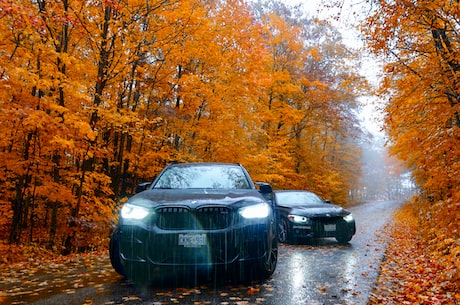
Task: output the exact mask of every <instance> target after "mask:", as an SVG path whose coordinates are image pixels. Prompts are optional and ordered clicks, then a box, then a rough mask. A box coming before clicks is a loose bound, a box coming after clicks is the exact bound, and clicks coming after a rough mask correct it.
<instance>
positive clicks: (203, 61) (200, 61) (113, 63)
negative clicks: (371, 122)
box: [0, 0, 460, 281]
mask: <svg viewBox="0 0 460 305" xmlns="http://www.w3.org/2000/svg"><path fill="white" fill-rule="evenodd" d="M364 2H365V3H366V5H367V6H368V10H367V14H366V18H365V19H363V21H362V23H361V33H362V35H363V38H362V39H363V41H364V42H365V48H366V49H365V50H363V49H351V48H349V47H347V46H346V45H345V44H344V43H343V39H342V37H341V35H340V33H339V31H337V29H335V28H334V27H333V26H332V25H331V23H330V22H328V21H325V20H319V19H317V18H312V17H310V16H308V15H306V14H305V13H303V11H302V10H301V9H300V8H299V7H297V6H294V7H290V6H287V5H285V4H282V3H279V2H277V1H272V0H266V1H251V2H245V1H239V0H220V1H210V0H154V1H140V0H105V1H91V0H89V1H88V0H53V1H47V0H35V1H27V0H15V1H13V0H0V29H1V30H0V36H1V38H0V42H1V44H0V104H1V105H0V126H1V130H2V134H3V136H2V137H1V138H0V182H1V184H2V186H3V187H2V188H1V189H0V250H1V251H2V252H6V251H4V250H6V249H12V246H14V245H25V246H29V247H30V248H34V249H42V250H43V251H45V250H46V251H51V252H53V253H62V254H67V253H72V252H76V251H83V250H96V249H106V247H107V244H108V237H109V236H110V231H111V228H112V226H113V224H114V222H116V218H117V211H118V208H119V206H120V205H121V204H122V203H123V202H124V201H125V200H126V198H128V197H129V196H130V195H131V194H132V193H133V192H134V189H135V187H136V185H137V184H138V183H141V182H144V181H149V180H151V179H152V178H153V177H155V175H157V174H158V173H159V171H160V170H161V169H162V168H163V167H164V166H165V165H167V164H169V163H170V162H175V161H177V162H190V161H220V162H238V163H241V164H243V165H244V166H245V167H246V168H247V169H248V171H249V173H250V174H251V176H252V178H253V179H254V180H256V181H265V182H269V183H271V184H272V185H273V187H274V188H275V189H276V188H278V189H281V188H298V189H309V190H311V191H314V192H316V193H318V194H320V195H321V196H323V197H325V198H328V199H331V200H332V201H333V202H335V203H338V204H341V205H344V206H346V205H350V204H355V203H357V202H359V201H360V200H362V199H363V198H362V194H363V189H364V186H365V185H367V184H366V183H368V182H369V181H366V177H364V178H363V170H364V169H363V164H362V161H361V157H362V155H363V150H362V147H363V144H365V143H367V141H369V139H368V134H367V133H366V131H365V130H364V128H363V127H362V125H361V123H360V120H359V118H358V113H359V111H360V107H361V106H362V105H361V104H360V97H362V96H366V95H375V96H377V97H378V99H379V101H380V103H379V105H380V108H381V110H382V112H383V113H384V119H383V122H384V124H383V128H384V131H385V133H386V135H387V139H386V146H387V147H388V150H389V152H390V154H391V155H392V156H393V157H397V158H399V159H400V160H401V161H400V162H401V164H403V165H404V168H406V169H407V170H408V171H409V173H411V179H412V181H413V182H414V183H415V185H416V188H417V190H418V192H417V195H416V196H414V198H413V199H412V200H411V201H410V202H411V204H412V205H413V206H414V207H416V209H415V210H416V211H418V215H417V217H418V218H417V221H419V223H420V226H419V227H420V230H422V233H423V236H424V237H425V240H426V241H427V244H428V246H429V249H430V250H431V251H433V253H436V255H437V256H439V258H440V262H441V264H442V265H443V266H445V270H447V271H446V274H445V276H446V278H447V279H449V277H450V280H457V281H458V280H460V278H459V277H460V275H459V272H458V268H460V259H459V256H460V232H459V227H458V226H459V223H460V219H459V218H460V180H459V179H460V178H459V177H460V162H459V161H460V160H459V159H460V145H459V144H460V114H459V111H460V88H459V85H460V82H459V77H460V72H459V70H460V62H459V61H460V54H459V38H460V37H459V34H458V33H459V30H460V24H459V20H460V4H459V1H457V0H452V1H444V0H443V1H441V0H430V1H428V0H422V1H412V0H403V1H397V2H395V1H388V2H387V1H374V0H367V1H364ZM326 5H328V6H329V7H333V6H338V7H340V6H341V5H343V1H332V2H328V3H327V4H326ZM365 52H372V53H373V54H374V56H375V57H376V58H378V59H379V60H381V61H382V62H383V63H384V65H383V66H384V68H383V72H382V75H381V78H380V79H379V86H378V88H376V89H375V88H372V87H371V86H370V85H369V83H368V81H367V80H366V78H365V77H364V76H363V75H362V74H361V72H360V71H362V69H366V67H360V65H359V62H360V58H361V56H362V55H363V54H364V53H365ZM367 177H369V176H367ZM377 178H378V177H377ZM13 255H14V254H13ZM3 259H4V260H8V257H6V258H3Z"/></svg>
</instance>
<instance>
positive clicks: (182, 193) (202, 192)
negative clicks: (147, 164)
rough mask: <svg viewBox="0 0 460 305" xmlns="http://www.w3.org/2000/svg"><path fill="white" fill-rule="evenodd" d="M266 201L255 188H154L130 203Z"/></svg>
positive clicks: (178, 203)
mask: <svg viewBox="0 0 460 305" xmlns="http://www.w3.org/2000/svg"><path fill="white" fill-rule="evenodd" d="M264 201H265V200H264V199H263V197H262V195H261V194H260V193H259V191H257V190H255V189H251V190H225V189H223V190H221V189H153V190H146V191H143V192H141V193H138V194H136V195H134V196H133V197H131V198H130V199H129V201H128V203H130V204H135V205H139V206H143V207H154V206H155V207H157V206H163V205H164V206H168V205H174V206H187V207H191V208H193V207H197V206H201V205H225V206H230V205H237V206H239V205H247V204H256V203H261V202H264Z"/></svg>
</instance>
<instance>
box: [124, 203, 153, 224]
mask: <svg viewBox="0 0 460 305" xmlns="http://www.w3.org/2000/svg"><path fill="white" fill-rule="evenodd" d="M148 214H149V210H148V209H146V208H144V207H141V206H138V205H133V204H129V203H127V204H125V205H124V206H123V208H121V217H123V218H124V219H138V220H140V219H144V218H145V217H147V215H148Z"/></svg>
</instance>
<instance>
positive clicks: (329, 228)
mask: <svg viewBox="0 0 460 305" xmlns="http://www.w3.org/2000/svg"><path fill="white" fill-rule="evenodd" d="M324 231H326V232H333V231H335V224H331V225H324Z"/></svg>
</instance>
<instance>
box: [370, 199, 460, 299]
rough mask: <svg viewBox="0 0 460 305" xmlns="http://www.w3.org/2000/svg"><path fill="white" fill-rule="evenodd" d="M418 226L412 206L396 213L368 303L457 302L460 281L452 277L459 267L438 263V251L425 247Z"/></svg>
mask: <svg viewBox="0 0 460 305" xmlns="http://www.w3.org/2000/svg"><path fill="white" fill-rule="evenodd" d="M419 228H420V223H419V219H418V218H417V216H416V212H415V209H414V206H412V205H411V204H406V205H405V206H404V207H403V208H402V209H401V210H399V211H398V212H396V214H395V223H394V224H393V225H392V226H391V227H390V228H389V232H390V235H391V236H392V240H391V241H390V242H389V244H388V248H387V250H386V254H385V259H384V261H383V262H382V264H381V267H380V275H379V279H378V282H377V283H376V285H375V288H374V290H373V292H372V293H371V295H370V298H369V302H368V305H393V304H394V305H403V304H419V305H432V304H434V305H435V304H446V305H458V304H460V283H459V282H458V281H457V280H455V278H454V274H455V273H456V275H457V276H458V273H459V272H460V270H457V269H455V267H446V265H445V264H443V263H442V259H441V257H442V255H441V253H439V252H437V251H432V250H431V249H429V248H428V243H427V242H426V238H423V234H422V233H421V232H420V229H419ZM454 255H455V256H458V253H457V255H456V254H455V253H454ZM458 259H460V258H458Z"/></svg>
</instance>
